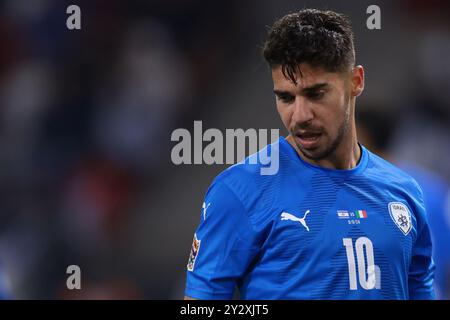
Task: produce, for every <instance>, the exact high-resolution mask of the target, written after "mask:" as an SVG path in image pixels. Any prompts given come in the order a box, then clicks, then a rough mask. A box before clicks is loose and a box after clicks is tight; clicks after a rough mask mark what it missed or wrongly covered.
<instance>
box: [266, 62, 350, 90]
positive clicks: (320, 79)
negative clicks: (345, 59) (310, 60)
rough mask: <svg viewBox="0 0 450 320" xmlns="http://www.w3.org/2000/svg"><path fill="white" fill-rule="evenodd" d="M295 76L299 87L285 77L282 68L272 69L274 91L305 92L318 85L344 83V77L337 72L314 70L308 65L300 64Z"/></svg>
mask: <svg viewBox="0 0 450 320" xmlns="http://www.w3.org/2000/svg"><path fill="white" fill-rule="evenodd" d="M299 69H300V71H301V74H300V71H299V70H297V72H296V74H295V76H296V81H297V85H295V84H294V83H293V82H292V81H291V80H290V79H289V78H286V77H285V76H284V75H283V72H282V68H281V66H277V67H275V68H272V79H273V83H274V89H276V90H282V91H292V90H303V89H304V88H308V87H311V86H313V85H315V84H318V83H327V84H328V85H329V86H335V85H336V84H338V83H340V82H342V81H343V79H342V78H343V77H342V76H341V75H340V74H339V73H336V72H328V71H325V70H323V69H322V68H313V67H311V66H310V65H308V64H304V63H302V64H300V65H299Z"/></svg>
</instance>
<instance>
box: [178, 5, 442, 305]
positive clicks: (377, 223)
mask: <svg viewBox="0 0 450 320" xmlns="http://www.w3.org/2000/svg"><path fill="white" fill-rule="evenodd" d="M264 57H265V59H266V61H267V62H268V64H269V66H270V68H271V71H272V79H273V83H274V93H275V96H276V105H277V109H278V112H279V114H280V117H281V120H282V122H283V124H284V125H285V127H286V128H287V130H288V131H289V133H290V134H289V136H288V137H286V138H280V139H279V141H278V142H276V143H274V144H272V145H270V146H268V147H267V148H268V150H269V151H268V150H265V149H263V150H261V151H260V152H259V153H261V152H268V153H270V152H271V150H275V148H277V149H278V150H279V152H278V154H279V171H278V173H276V174H274V175H261V174H260V170H259V165H252V164H249V163H248V162H249V161H244V162H242V163H239V164H237V165H234V166H232V167H230V168H228V169H227V170H225V171H224V172H222V173H221V174H220V175H219V176H218V177H216V179H215V180H214V182H213V183H212V185H211V186H210V188H209V189H208V191H207V194H206V198H205V202H204V205H203V210H202V214H201V221H200V225H199V227H198V229H197V231H196V233H195V235H194V243H193V246H192V250H191V255H190V257H189V262H188V266H187V268H188V271H187V284H186V290H185V295H186V298H188V299H189V298H196V299H230V298H232V297H233V293H234V289H235V287H238V289H239V292H240V297H241V298H242V299H432V298H433V297H434V293H433V290H432V282H433V273H434V265H433V262H432V259H431V250H432V248H431V240H430V233H429V230H428V226H427V221H426V214H425V210H424V204H423V199H422V193H421V191H420V188H419V186H418V184H417V183H416V182H415V181H414V180H413V179H412V178H411V177H409V176H408V175H407V174H405V173H403V172H402V171H400V170H399V169H397V168H396V167H394V166H393V165H391V164H389V163H388V162H386V161H384V160H383V159H381V158H379V157H378V156H376V155H375V154H373V153H371V152H369V151H368V150H367V149H366V148H365V147H363V146H362V145H360V144H359V143H358V140H357V136H356V125H355V101H356V97H357V96H359V95H360V94H361V93H362V91H363V89H364V69H363V67H362V66H355V52H354V46H353V33H352V30H351V27H350V23H349V21H348V20H347V19H346V18H345V17H344V16H343V15H341V14H338V13H335V12H332V11H318V10H311V9H307V10H302V11H300V12H298V13H294V14H289V15H287V16H285V17H283V18H281V19H280V20H279V21H277V22H275V24H274V25H273V26H272V28H271V29H270V31H269V34H268V39H267V40H266V43H265V46H264ZM254 156H255V155H253V157H254ZM250 163H252V162H250Z"/></svg>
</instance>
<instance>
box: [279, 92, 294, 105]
mask: <svg viewBox="0 0 450 320" xmlns="http://www.w3.org/2000/svg"><path fill="white" fill-rule="evenodd" d="M277 99H278V100H280V101H281V102H283V103H292V102H294V100H295V97H294V96H293V95H290V94H281V95H277Z"/></svg>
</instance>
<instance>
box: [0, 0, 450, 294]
mask: <svg viewBox="0 0 450 320" xmlns="http://www.w3.org/2000/svg"><path fill="white" fill-rule="evenodd" d="M70 4H77V5H78V6H79V7H80V8H81V26H82V28H81V30H68V29H67V28H66V19H67V17H68V15H67V14H66V8H67V6H69V5H70ZM370 4H371V3H369V2H366V1H342V3H340V2H339V3H335V2H333V6H331V4H327V3H326V2H325V1H288V0H282V1H256V0H255V1H253V0H251V1H246V2H245V3H244V2H243V1H237V0H230V1H223V2H221V1H218V2H212V1H201V0H150V1H118V0H109V1H106V0H95V1H87V0H86V1H70V2H69V1H56V0H34V1H33V2H32V3H31V2H30V1H27V0H5V1H2V2H1V3H0V146H1V147H0V218H1V219H0V291H1V294H0V297H1V296H2V294H4V296H5V297H10V298H14V299H32V298H39V299H54V298H56V299H71V298H87V299H97V298H98V299H108V298H138V299H179V298H182V296H183V286H184V277H185V266H186V263H187V258H188V255H189V250H190V245H191V241H192V236H193V232H194V230H195V227H196V225H197V223H198V221H199V218H200V208H201V204H202V198H203V196H204V193H205V191H206V189H207V187H208V185H209V183H210V182H211V180H212V179H213V178H214V176H215V175H216V174H217V173H218V172H220V171H221V170H222V169H224V168H225V166H219V165H216V166H206V165H202V166H198V165H197V166H194V165H193V166H175V165H173V164H172V163H171V161H170V150H171V147H172V146H173V143H172V142H171V140H170V136H171V132H172V131H173V130H174V129H176V128H180V127H182V128H187V129H188V130H192V126H193V121H194V120H202V121H203V122H204V127H213V128H281V126H282V124H281V122H280V120H279V119H278V115H277V113H276V110H275V108H274V100H273V96H272V93H271V78H270V74H269V72H268V69H267V67H266V66H265V65H264V62H263V60H262V58H261V54H260V47H261V44H262V41H263V40H264V37H265V34H266V30H267V25H270V24H271V23H272V22H273V21H274V20H275V19H276V18H278V17H281V16H282V15H284V14H286V13H287V12H290V11H295V10H298V9H301V8H303V7H317V8H330V9H335V10H337V11H340V12H343V13H346V14H347V15H349V16H350V18H351V19H352V22H353V26H354V29H355V36H356V47H357V62H358V63H361V64H363V65H364V66H365V68H366V77H367V78H366V90H365V93H364V94H363V97H361V101H358V102H357V108H358V111H357V112H359V109H361V110H365V111H367V113H363V112H361V115H360V118H361V123H362V124H361V130H364V129H366V130H365V131H364V132H363V131H361V136H362V138H361V141H362V142H363V143H364V144H367V145H369V148H370V146H372V148H373V149H376V150H378V151H379V152H380V153H383V154H384V155H385V157H386V158H389V159H391V161H393V162H396V163H407V164H408V165H410V166H414V168H417V167H420V170H419V169H417V170H416V169H414V170H411V171H412V172H415V173H417V172H419V171H420V172H423V171H426V172H427V174H426V177H427V178H426V179H424V180H426V183H427V191H426V192H427V193H429V194H434V195H436V194H438V195H439V197H437V198H438V200H436V201H437V202H439V203H437V204H434V203H433V204H430V206H434V205H435V206H434V207H433V208H436V209H435V210H434V209H433V210H432V212H431V213H430V215H431V216H430V219H431V220H432V221H433V225H436V226H439V228H441V229H439V230H438V231H436V236H435V238H434V241H435V243H437V245H436V248H437V249H436V250H437V252H436V254H437V257H438V259H437V262H438V263H439V270H438V274H439V275H438V277H439V278H438V280H439V288H437V289H438V292H439V297H441V298H447V299H450V258H449V256H450V240H449V237H450V234H449V233H447V231H448V230H450V197H449V187H448V181H449V180H450V164H449V161H448V159H450V144H449V141H450V127H449V125H450V90H448V88H450V63H449V62H448V59H447V57H446V54H447V52H448V51H449V50H448V49H450V48H449V47H450V22H449V21H450V19H448V16H447V17H446V16H445V15H444V12H447V13H448V12H450V10H448V9H450V6H449V5H448V4H446V3H445V2H443V1H419V0H409V1H407V0H400V1H398V2H395V3H393V2H391V1H379V3H378V5H379V6H380V7H381V10H382V29H381V30H378V31H370V30H367V29H366V28H365V19H366V17H367V15H366V11H365V10H366V8H367V6H368V5H370ZM443 8H447V10H445V9H443ZM377 116H378V117H379V118H380V117H381V118H380V119H381V120H380V121H378V122H375V120H373V121H371V119H376V117H377ZM364 117H365V118H364ZM364 119H369V120H368V121H364ZM388 120H389V121H388ZM364 139H365V140H364ZM405 168H406V165H405ZM431 176H432V177H433V178H429V177H431ZM417 179H418V180H420V179H419V178H417ZM419 182H420V181H419ZM424 183H425V182H424ZM435 198H436V197H435ZM430 202H432V201H431V200H430ZM72 264H76V265H79V266H80V268H81V272H82V290H80V291H77V290H74V291H68V290H67V288H66V279H67V276H68V275H67V274H66V268H67V266H69V265H72Z"/></svg>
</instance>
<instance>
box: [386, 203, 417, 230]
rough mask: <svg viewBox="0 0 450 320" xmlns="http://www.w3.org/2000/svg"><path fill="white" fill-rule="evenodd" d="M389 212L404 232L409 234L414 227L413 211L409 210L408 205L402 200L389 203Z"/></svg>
mask: <svg viewBox="0 0 450 320" xmlns="http://www.w3.org/2000/svg"><path fill="white" fill-rule="evenodd" d="M389 213H390V214H391V218H392V220H393V221H394V223H395V224H396V225H397V227H398V228H399V229H400V230H401V231H402V232H403V234H404V235H405V236H406V235H408V233H409V231H411V227H412V223H411V213H410V212H409V209H408V207H407V206H406V205H405V204H403V203H401V202H391V203H389Z"/></svg>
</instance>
